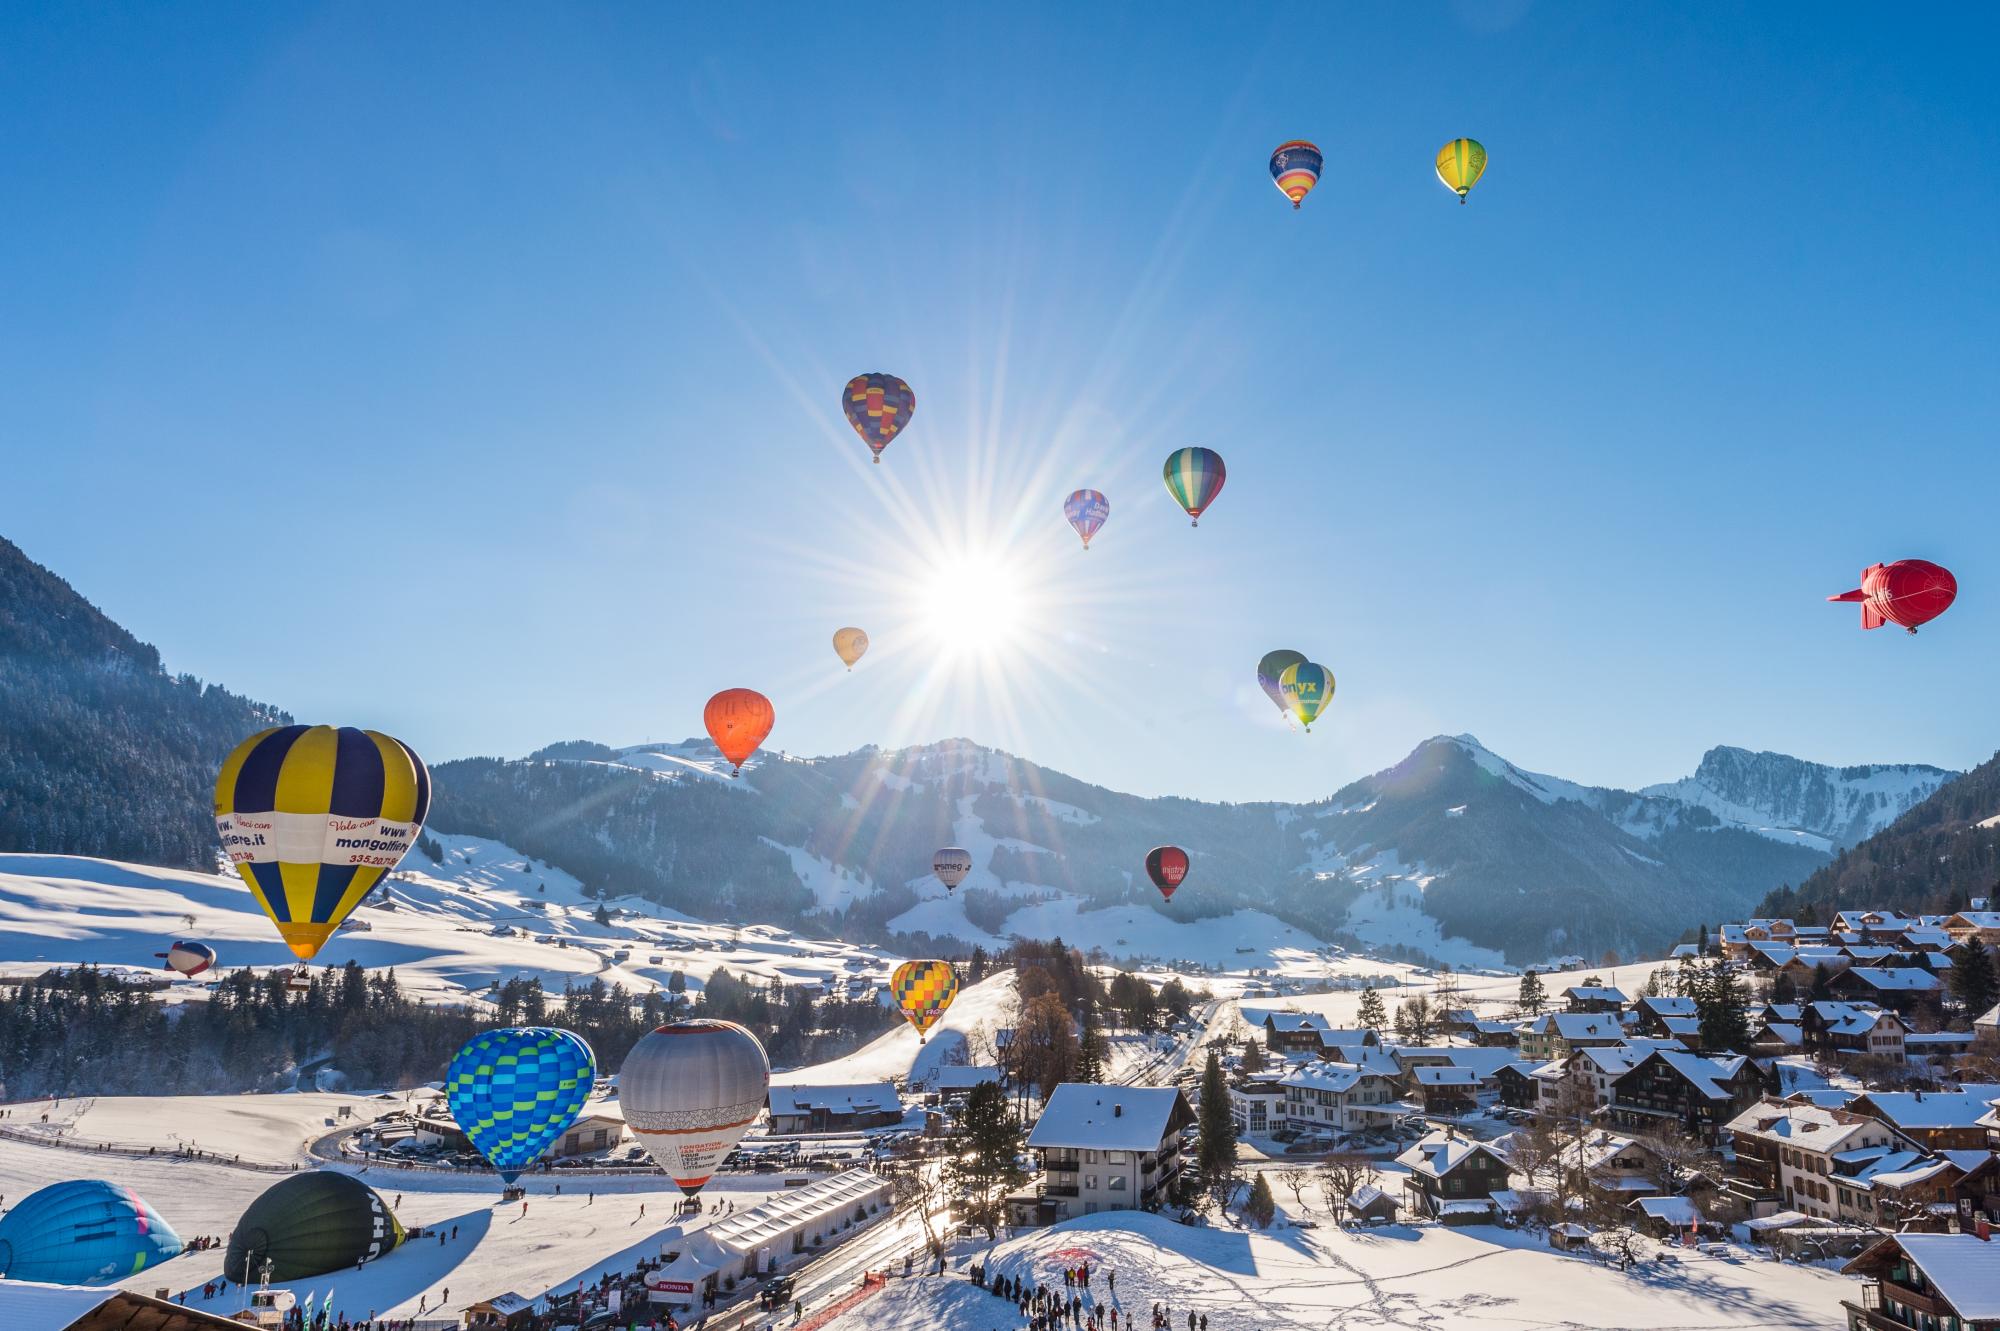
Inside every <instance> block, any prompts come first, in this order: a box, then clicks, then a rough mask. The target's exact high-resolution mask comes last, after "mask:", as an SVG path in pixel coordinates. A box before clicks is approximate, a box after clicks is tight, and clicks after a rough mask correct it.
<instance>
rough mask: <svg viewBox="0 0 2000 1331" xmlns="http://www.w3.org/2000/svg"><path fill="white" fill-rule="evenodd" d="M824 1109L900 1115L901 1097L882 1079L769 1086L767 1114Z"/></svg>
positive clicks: (839, 1112) (836, 1112) (839, 1111)
mask: <svg viewBox="0 0 2000 1331" xmlns="http://www.w3.org/2000/svg"><path fill="white" fill-rule="evenodd" d="M815 1109H824V1110H826V1111H827V1112H829V1113H833V1114H876V1113H886V1114H900V1113H902V1112H903V1100H902V1097H901V1096H899V1095H897V1094H896V1088H895V1087H894V1086H893V1085H891V1084H890V1083H888V1082H886V1081H876V1082H858V1083H856V1084H854V1085H851V1086H773V1087H772V1088H771V1113H772V1115H773V1116H776V1115H778V1114H809V1113H811V1112H812V1111H813V1110H815Z"/></svg>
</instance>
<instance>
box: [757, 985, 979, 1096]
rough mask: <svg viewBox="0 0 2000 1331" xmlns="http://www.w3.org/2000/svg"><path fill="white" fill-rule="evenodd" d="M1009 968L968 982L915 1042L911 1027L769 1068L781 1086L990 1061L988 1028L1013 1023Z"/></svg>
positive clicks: (923, 1074) (918, 1074) (902, 1076)
mask: <svg viewBox="0 0 2000 1331" xmlns="http://www.w3.org/2000/svg"><path fill="white" fill-rule="evenodd" d="M1014 1009H1015V996H1014V972H1013V971H1011V970H1006V971H1001V972H999V973H998V974H996V975H989V976H987V977H986V978H985V979H983V980H981V981H980V982H979V983H978V984H973V985H967V986H966V987H965V988H963V989H961V990H959V991H958V997H957V998H956V999H954V1000H952V1005H951V1008H950V1010H949V1011H947V1012H946V1013H945V1014H944V1016H943V1017H941V1018H940V1019H939V1020H938V1024H937V1025H935V1026H933V1027H931V1029H930V1032H929V1034H928V1035H927V1036H926V1037H925V1039H924V1040H923V1041H922V1042H921V1043H920V1042H919V1041H918V1039H917V1032H916V1030H915V1028H914V1027H910V1026H901V1027H898V1028H897V1029H895V1030H893V1031H891V1032H889V1033H888V1034H887V1035H882V1036H878V1037H876V1038H875V1039H874V1040H873V1041H871V1042H870V1043H868V1044H866V1045H863V1046H862V1047H861V1048H859V1049H857V1050H855V1051H854V1052H853V1053H851V1054H849V1055H847V1056H846V1057H845V1058H837V1059H834V1060H832V1061H831V1062H828V1063H817V1064H814V1065H813V1066H811V1067H805V1068H798V1069H795V1070H793V1071H789V1072H773V1073H772V1074H771V1080H772V1081H773V1082H775V1083H776V1084H778V1085H780V1086H824V1085H839V1084H844V1083H847V1082H875V1081H895V1082H904V1083H909V1084H913V1085H922V1084H923V1083H924V1081H925V1079H926V1078H927V1077H929V1076H930V1074H931V1073H933V1072H934V1071H935V1070H936V1069H938V1068H941V1067H946V1066H949V1065H951V1064H954V1063H990V1062H991V1061H992V1060H993V1057H994V1053H993V1033H994V1032H995V1031H997V1030H1000V1029H1001V1028H1002V1027H1007V1026H1012V1025H1013V1024H1014V1016H1013V1014H1014Z"/></svg>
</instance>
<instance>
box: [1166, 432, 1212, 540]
mask: <svg viewBox="0 0 2000 1331" xmlns="http://www.w3.org/2000/svg"><path fill="white" fill-rule="evenodd" d="M1160 475H1161V478H1162V479H1163V480H1165V481H1166V483H1167V493H1168V494H1170V495H1172V496H1173V497H1174V502H1175V503H1176V504H1179V505H1180V506H1181V507H1182V508H1183V509H1185V510H1187V515H1188V516H1189V517H1190V518H1193V519H1194V522H1192V523H1191V524H1190V525H1191V526H1196V527H1199V526H1200V525H1201V515H1202V514H1203V513H1204V512H1206V511H1207V509H1208V506H1209V505H1210V504H1212V503H1214V502H1215V497H1216V496H1217V495H1219V494H1221V493H1222V483H1223V481H1225V480H1227V479H1228V476H1229V471H1228V469H1227V468H1226V467H1224V466H1223V465H1222V455H1221V454H1220V453H1218V452H1216V451H1215V450H1214V449H1212V448H1183V449H1179V450H1177V451H1176V452H1174V453H1172V454H1170V455H1169V456H1168V458H1167V464H1166V466H1164V467H1162V468H1161V469H1160Z"/></svg>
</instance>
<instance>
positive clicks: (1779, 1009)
mask: <svg viewBox="0 0 2000 1331" xmlns="http://www.w3.org/2000/svg"><path fill="white" fill-rule="evenodd" d="M1805 1015H1806V1009H1805V1004H1803V1003H1766V1004H1764V1016H1765V1019H1766V1020H1769V1021H1803V1020H1804V1019H1805Z"/></svg>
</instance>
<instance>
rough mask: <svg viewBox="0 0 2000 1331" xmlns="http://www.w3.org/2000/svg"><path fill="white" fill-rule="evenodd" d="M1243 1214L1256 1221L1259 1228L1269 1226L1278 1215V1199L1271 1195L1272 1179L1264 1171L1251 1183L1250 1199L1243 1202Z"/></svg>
mask: <svg viewBox="0 0 2000 1331" xmlns="http://www.w3.org/2000/svg"><path fill="white" fill-rule="evenodd" d="M1243 1214H1245V1215H1247V1216H1249V1217H1250V1218H1251V1219H1252V1220H1254V1221H1256V1222H1257V1228H1259V1229H1266V1228H1269V1226H1270V1224H1271V1222H1272V1221H1273V1220H1275V1219H1276V1218H1277V1216H1278V1199H1277V1198H1275V1197H1273V1196H1272V1195H1271V1180H1270V1179H1269V1178H1268V1177H1266V1176H1265V1175H1264V1174H1263V1172H1262V1171H1259V1172H1258V1174H1257V1181H1256V1182H1255V1183H1253V1184H1251V1185H1250V1200H1249V1201H1247V1202H1245V1203H1243Z"/></svg>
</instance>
